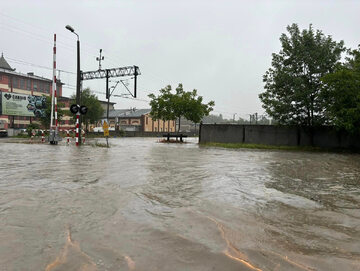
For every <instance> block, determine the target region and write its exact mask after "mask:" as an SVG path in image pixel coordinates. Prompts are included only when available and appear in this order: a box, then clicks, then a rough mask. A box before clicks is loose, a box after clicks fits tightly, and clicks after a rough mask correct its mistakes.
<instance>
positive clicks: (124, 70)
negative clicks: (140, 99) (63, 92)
mask: <svg viewBox="0 0 360 271" xmlns="http://www.w3.org/2000/svg"><path fill="white" fill-rule="evenodd" d="M100 53H101V50H100ZM100 56H101V54H100ZM102 59H103V58H101V57H100V58H99V61H100V60H102ZM100 67H101V65H100V62H99V69H98V70H97V71H89V72H80V80H81V81H84V80H92V79H103V78H106V99H107V110H106V120H107V122H108V123H109V105H110V96H111V93H110V88H109V78H112V77H124V76H134V93H130V94H131V96H132V97H134V98H136V89H137V76H138V75H140V74H141V73H140V69H139V67H138V66H135V65H134V66H127V67H121V68H112V69H101V68H100ZM126 88H127V87H126ZM127 89H128V88H127ZM128 90H129V89H128ZM129 92H130V91H129ZM106 143H107V145H108V144H109V143H108V136H107V137H106Z"/></svg>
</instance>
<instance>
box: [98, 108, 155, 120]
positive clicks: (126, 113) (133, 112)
mask: <svg viewBox="0 0 360 271" xmlns="http://www.w3.org/2000/svg"><path fill="white" fill-rule="evenodd" d="M150 111H151V109H136V108H130V109H114V110H110V111H109V118H139V117H141V116H142V115H145V114H148V113H150ZM103 116H104V118H106V111H105V112H104V115H103Z"/></svg>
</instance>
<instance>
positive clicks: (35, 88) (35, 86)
mask: <svg viewBox="0 0 360 271" xmlns="http://www.w3.org/2000/svg"><path fill="white" fill-rule="evenodd" d="M37 89H38V85H37V83H36V82H35V81H34V90H37Z"/></svg>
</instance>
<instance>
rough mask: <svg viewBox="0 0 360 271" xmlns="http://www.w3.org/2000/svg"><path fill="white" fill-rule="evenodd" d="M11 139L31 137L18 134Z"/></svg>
mask: <svg viewBox="0 0 360 271" xmlns="http://www.w3.org/2000/svg"><path fill="white" fill-rule="evenodd" d="M10 137H11V138H30V136H28V134H25V133H23V134H18V135H16V136H10Z"/></svg>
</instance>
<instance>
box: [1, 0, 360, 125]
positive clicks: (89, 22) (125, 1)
mask: <svg viewBox="0 0 360 271" xmlns="http://www.w3.org/2000/svg"><path fill="white" fill-rule="evenodd" d="M359 14H360V1H358V0H353V1H351V0H312V1H306V0H305V1H304V0H303V1H297V0H288V1H285V0H283V1H280V0H274V1H265V0H262V1H261V0H253V1H250V0H249V1H240V0H238V1H231V0H222V1H220V0H214V1H212V0H207V1H203V0H192V1H188V0H182V1H173V0H156V1H155V0H116V1H115V0H101V1H100V0H97V1H94V0H86V1H85V0H76V1H74V0H71V1H68V0H62V1H52V0H43V1H41V0H32V1H29V0H11V1H7V0H2V1H1V9H0V51H2V52H3V53H4V56H5V58H6V59H7V60H8V61H9V64H10V65H11V66H12V67H13V68H16V70H17V71H19V72H23V73H27V72H30V71H34V72H35V73H36V74H37V75H41V76H44V77H47V78H51V75H52V71H51V69H45V68H40V67H35V66H30V64H29V63H31V64H35V65H38V66H44V67H51V66H52V46H53V34H54V33H56V34H57V65H58V68H59V69H62V70H65V71H69V72H72V73H75V72H76V36H75V35H74V34H72V33H70V32H69V31H67V30H66V29H65V25H67V24H69V25H71V26H72V27H73V28H74V29H75V31H76V32H77V33H78V34H79V35H80V41H81V69H82V70H83V71H90V70H96V69H97V68H98V63H97V62H96V59H95V58H96V56H97V55H98V52H99V49H100V48H102V49H103V55H104V56H105V60H104V61H103V63H102V67H103V68H114V67H122V66H128V65H137V66H139V67H140V70H141V73H142V75H141V76H139V91H138V92H139V100H130V99H123V98H117V97H114V98H113V101H115V102H116V103H117V105H116V107H117V108H128V107H130V106H131V107H137V108H148V107H149V105H148V103H147V102H146V100H148V98H147V95H148V94H149V93H151V92H154V93H157V90H159V89H160V88H162V87H164V86H166V85H169V84H170V85H172V86H173V87H174V88H175V87H176V86H177V84H178V83H183V85H184V88H185V90H192V89H197V90H198V92H199V94H200V95H202V96H203V97H204V100H205V101H209V100H214V101H215V103H216V106H215V110H214V113H215V114H219V113H222V114H223V115H224V117H227V118H232V116H233V114H235V113H236V114H237V117H238V116H241V117H243V118H248V115H247V114H251V113H255V112H258V113H259V114H262V113H263V112H264V110H263V109H262V107H261V103H260V101H259V98H258V94H259V93H261V92H262V91H263V82H262V75H263V74H264V73H265V71H266V70H267V69H268V68H269V67H270V64H271V54H272V53H273V52H278V51H279V50H280V43H279V37H280V35H281V33H284V32H286V26H287V25H289V24H292V23H298V24H299V26H300V28H307V27H308V26H309V24H310V23H312V24H313V26H314V28H315V29H320V30H322V31H323V32H324V33H325V34H326V35H331V36H332V37H333V39H335V40H337V41H339V40H344V41H345V45H346V46H347V47H351V48H356V47H357V45H358V44H359V43H360V34H359V33H360V32H359V27H358V26H359V20H360V19H359V17H360V16H359ZM19 60H20V61H24V62H26V63H20V62H19ZM60 78H61V80H62V81H63V82H64V83H65V84H67V85H68V86H67V85H66V86H64V91H63V94H64V96H70V95H71V94H73V93H74V92H75V90H74V87H73V86H75V85H76V76H75V75H74V74H71V73H61V75H60ZM114 81H115V79H114ZM111 84H114V82H111ZM87 86H89V87H90V88H91V89H92V90H94V91H96V94H97V95H98V96H99V98H100V99H105V97H104V95H102V94H101V93H102V92H105V80H96V81H85V82H84V87H87ZM67 87H69V88H67ZM125 92H126V90H125V88H124V87H121V86H118V88H117V89H116V90H115V92H114V93H115V94H120V93H125Z"/></svg>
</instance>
